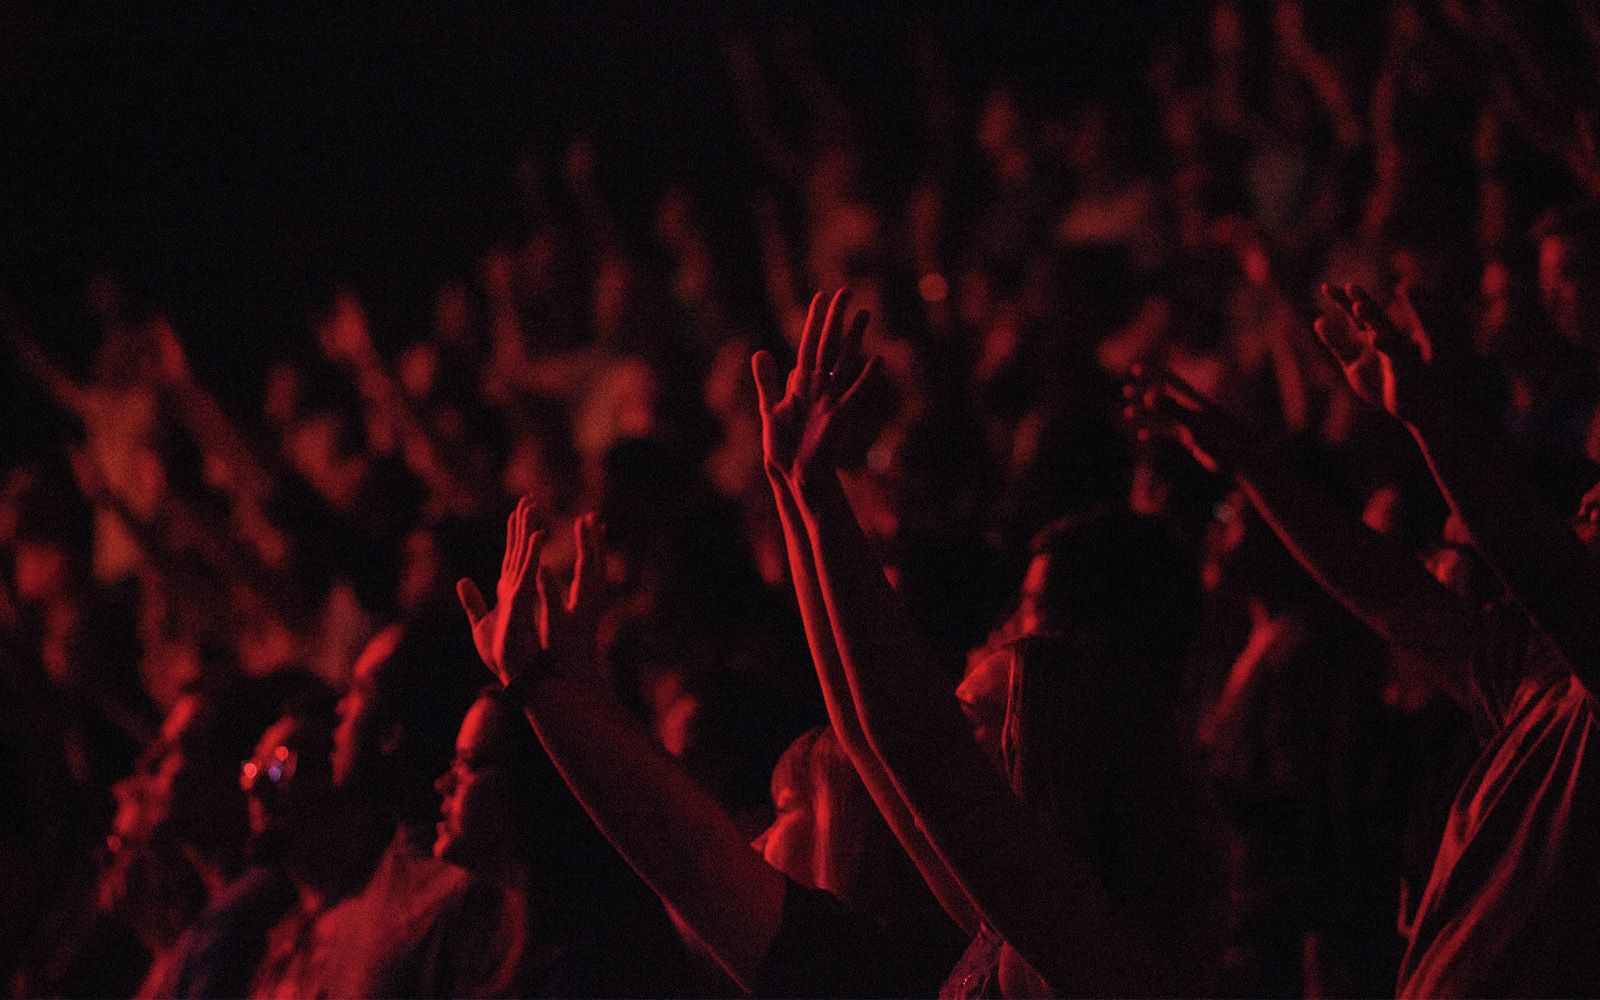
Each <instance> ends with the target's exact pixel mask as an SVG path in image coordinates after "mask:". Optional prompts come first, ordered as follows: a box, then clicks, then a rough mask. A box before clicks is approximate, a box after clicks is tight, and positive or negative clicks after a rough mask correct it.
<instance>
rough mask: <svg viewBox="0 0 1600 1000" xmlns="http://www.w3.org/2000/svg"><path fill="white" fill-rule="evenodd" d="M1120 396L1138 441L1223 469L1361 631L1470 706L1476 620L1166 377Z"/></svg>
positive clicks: (1385, 542) (1381, 539)
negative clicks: (1170, 443) (1413, 660)
mask: <svg viewBox="0 0 1600 1000" xmlns="http://www.w3.org/2000/svg"><path fill="white" fill-rule="evenodd" d="M1148 378H1149V380H1148V381H1147V382H1145V383H1143V384H1140V385H1134V386H1130V387H1129V392H1128V394H1127V395H1128V398H1129V401H1130V406H1129V408H1128V410H1129V413H1128V416H1129V417H1130V419H1134V420H1136V421H1139V422H1141V428H1140V431H1141V433H1155V434H1160V435H1163V436H1167V437H1171V438H1174V439H1176V440H1177V441H1178V442H1179V443H1180V444H1183V445H1184V446H1185V447H1186V448H1187V449H1188V450H1189V451H1190V453H1191V454H1193V455H1194V456H1195V458H1196V459H1197V460H1198V461H1199V462H1200V463H1201V464H1202V465H1203V466H1205V467H1207V468H1209V469H1211V470H1212V471H1221V470H1222V469H1224V468H1226V469H1227V470H1228V471H1230V472H1231V473H1232V475H1233V478H1234V479H1235V481H1237V482H1238V484H1239V486H1240V488H1241V489H1243V490H1244V493H1245V496H1246V497H1247V498H1248V499H1249V500H1250V503H1251V506H1253V507H1255V508H1256V510H1257V511H1259V512H1260V514H1261V516H1262V518H1263V519H1264V520H1265V521H1266V522H1267V525H1268V526H1269V527H1271V528H1272V530H1273V533H1274V534H1276V535H1277V536H1278V538H1279V539H1280V540H1281V541H1282V542H1283V544H1284V546H1285V547H1287V548H1288V549H1289V552H1290V553H1291V554H1292V555H1293V556H1294V557H1295V560H1296V561H1297V562H1299V563H1300V564H1301V565H1302V566H1304V567H1305V569H1306V571H1307V572H1309V573H1310V574H1311V575H1312V576H1313V577H1314V578H1315V579H1316V580H1317V582H1318V583H1319V584H1321V585H1322V588H1323V589H1324V590H1326V591H1327V592H1328V593H1329V594H1331V595H1332V596H1333V597H1334V598H1335V599H1336V600H1338V601H1339V603H1341V604H1343V605H1344V606H1345V608H1347V609H1348V610H1349V611H1350V613H1351V614H1353V615H1355V616H1356V617H1357V618H1359V619H1360V620H1361V621H1362V622H1363V623H1365V624H1366V625H1367V627H1369V628H1371V629H1372V630H1373V631H1375V632H1377V633H1378V634H1379V635H1381V636H1383V638H1384V639H1385V640H1387V641H1389V642H1391V643H1393V644H1394V645H1396V646H1399V647H1401V648H1403V649H1406V650H1408V651H1410V652H1412V653H1414V654H1415V655H1417V656H1418V657H1420V658H1421V660H1422V661H1423V662H1425V663H1427V664H1428V665H1429V666H1430V667H1431V668H1432V672H1433V675H1434V679H1435V681H1436V682H1437V683H1438V684H1439V685H1440V686H1441V687H1443V688H1444V690H1445V691H1446V692H1447V693H1448V694H1449V695H1450V696H1451V697H1452V698H1453V699H1455V700H1457V701H1459V702H1461V703H1462V704H1471V697H1472V695H1471V686H1470V680H1469V678H1468V676H1467V673H1466V670H1467V667H1468V665H1469V663H1470V662H1471V657H1472V655H1473V653H1474V651H1475V650H1476V648H1477V643H1478V631H1479V618H1478V616H1477V615H1476V614H1474V613H1473V611H1472V610H1471V609H1470V608H1468V607H1467V606H1466V605H1465V604H1464V603H1463V602H1462V601H1461V600H1460V598H1458V597H1457V596H1456V595H1455V594H1453V593H1451V592H1450V591H1449V590H1448V589H1446V588H1445V587H1444V586H1443V585H1442V584H1440V583H1439V582H1438V581H1437V580H1435V579H1434V578H1433V576H1432V575H1431V574H1429V573H1428V571H1427V569H1426V567H1424V566H1423V565H1422V563H1421V562H1420V561H1418V560H1417V559H1416V558H1415V557H1414V556H1413V555H1412V554H1411V553H1410V552H1408V551H1407V550H1406V549H1405V548H1404V547H1403V546H1401V545H1399V544H1398V543H1396V542H1394V541H1392V540H1391V539H1389V538H1387V537H1385V536H1384V535H1381V534H1379V533H1378V532H1376V531H1373V530H1372V529H1370V528H1368V527H1367V526H1366V525H1365V524H1362V523H1361V521H1360V520H1359V519H1358V518H1357V517H1356V516H1355V515H1354V514H1352V513H1350V512H1349V511H1346V510H1344V509H1342V508H1340V507H1338V506H1337V505H1336V504H1334V503H1333V502H1332V501H1330V500H1329V499H1328V498H1327V497H1326V496H1324V495H1323V494H1322V493H1321V491H1319V490H1317V489H1315V488H1313V487H1312V486H1311V485H1310V484H1308V483H1306V482H1305V481H1304V480H1303V479H1302V478H1301V477H1299V476H1297V475H1295V474H1293V473H1291V472H1289V471H1288V470H1286V469H1284V468H1283V467H1282V465H1281V463H1279V462H1277V461H1275V460H1273V458H1272V456H1271V455H1270V453H1269V452H1267V451H1266V449H1261V448H1256V447H1252V446H1251V445H1250V443H1249V441H1248V439H1247V437H1246V435H1245V434H1244V433H1243V432H1242V431H1240V430H1239V429H1238V428H1236V427H1234V426H1233V425H1232V423H1231V422H1230V421H1228V420H1227V419H1226V418H1225V417H1223V416H1222V415H1221V414H1220V413H1218V412H1216V411H1215V410H1214V409H1213V408H1212V407H1211V406H1210V405H1209V404H1207V403H1206V401H1205V400H1204V399H1202V398H1201V397H1200V396H1199V394H1198V393H1196V392H1195V391H1194V390H1193V389H1191V388H1189V387H1188V386H1187V385H1184V384H1182V383H1181V382H1179V381H1178V380H1177V379H1176V378H1175V377H1174V376H1172V375H1170V374H1166V373H1161V374H1158V375H1153V376H1149V377H1148Z"/></svg>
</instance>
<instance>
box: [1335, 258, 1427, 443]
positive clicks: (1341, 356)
mask: <svg viewBox="0 0 1600 1000" xmlns="http://www.w3.org/2000/svg"><path fill="white" fill-rule="evenodd" d="M1322 294H1323V296H1324V297H1326V298H1327V300H1328V301H1329V302H1331V303H1333V306H1334V308H1333V309H1330V310H1327V311H1326V312H1324V314H1323V315H1322V317H1321V318H1320V319H1318V320H1317V322H1316V324H1315V328H1316V331H1317V337H1318V339H1320V340H1321V341H1322V344H1323V346H1324V347H1326V348H1327V349H1328V353H1330V354H1332V355H1333V359H1334V360H1335V361H1336V362H1338V364H1339V368H1340V370H1341V371H1343V372H1344V377H1345V381H1347V382H1349V383H1350V388H1351V389H1353V390H1354V391H1355V394H1356V395H1357V396H1360V397H1361V398H1362V399H1363V400H1365V401H1366V402H1368V403H1370V404H1371V405H1373V406H1376V407H1378V408H1380V409H1382V410H1385V411H1387V412H1389V413H1390V414H1393V415H1394V416H1395V417H1398V418H1399V419H1401V420H1403V421H1405V422H1406V423H1411V424H1414V423H1416V422H1417V421H1418V420H1427V419H1429V418H1432V417H1435V416H1438V415H1441V414H1442V413H1443V412H1444V409H1445V406H1444V397H1443V393H1442V391H1441V390H1440V388H1439V387H1438V384H1437V383H1438V379H1437V376H1436V375H1435V374H1434V373H1433V372H1432V370H1431V369H1430V368H1429V366H1428V363H1427V361H1426V359H1425V357H1424V353H1423V347H1422V346H1421V345H1419V344H1418V342H1417V341H1416V340H1414V339H1412V337H1411V336H1409V335H1408V334H1407V333H1406V332H1405V331H1403V330H1401V329H1400V328H1399V327H1398V326H1396V325H1395V323H1394V321H1393V320H1391V319H1390V318H1389V317H1388V315H1386V314H1385V313H1384V311H1383V310H1382V309H1381V308H1379V306H1378V304H1377V303H1376V302H1374V301H1373V300H1372V296H1370V295H1368V294H1367V293H1366V291H1365V290H1364V289H1363V288H1361V287H1360V286H1359V285H1354V284H1352V285H1346V286H1345V287H1344V288H1342V289H1340V288H1334V287H1332V286H1330V285H1323V286H1322ZM1412 312H1413V314H1414V310H1412Z"/></svg>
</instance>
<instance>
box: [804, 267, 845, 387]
mask: <svg viewBox="0 0 1600 1000" xmlns="http://www.w3.org/2000/svg"><path fill="white" fill-rule="evenodd" d="M849 308H850V289H849V288H840V289H839V290H837V291H835V292H834V293H833V299H832V301H830V302H829V303H828V316H827V319H825V320H823V323H822V336H821V337H820V339H819V340H818V341H817V357H816V360H815V362H814V363H813V368H812V372H811V375H812V378H814V379H816V381H817V383H818V384H819V385H827V384H828V383H829V381H830V380H831V379H832V376H833V371H834V368H836V367H837V366H838V363H839V352H840V351H841V350H844V349H846V343H845V337H844V321H845V316H846V315H847V314H848V312H849Z"/></svg>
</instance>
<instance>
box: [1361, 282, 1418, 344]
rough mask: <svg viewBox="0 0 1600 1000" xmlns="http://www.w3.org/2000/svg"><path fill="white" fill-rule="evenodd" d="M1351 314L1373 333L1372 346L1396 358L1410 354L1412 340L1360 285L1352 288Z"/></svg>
mask: <svg viewBox="0 0 1600 1000" xmlns="http://www.w3.org/2000/svg"><path fill="white" fill-rule="evenodd" d="M1350 302H1351V314H1352V315H1354V316H1355V318H1356V321H1357V322H1358V323H1360V324H1361V325H1362V326H1365V327H1367V328H1368V329H1370V330H1371V331H1372V346H1373V347H1375V348H1377V349H1378V350H1379V351H1382V352H1383V353H1384V354H1387V355H1389V356H1390V357H1394V356H1395V355H1397V354H1401V353H1409V352H1408V351H1407V348H1408V347H1410V346H1412V344H1411V338H1410V337H1407V336H1406V335H1405V333H1404V332H1403V331H1402V330H1401V329H1400V328H1399V327H1398V326H1396V325H1395V323H1394V320H1392V319H1390V318H1389V314H1388V313H1386V312H1384V311H1383V308H1382V307H1381V306H1379V305H1378V303H1377V302H1376V301H1374V300H1373V298H1372V296H1371V295H1369V294H1367V290H1366V289H1364V288H1362V287H1361V286H1359V285H1351V286H1350Z"/></svg>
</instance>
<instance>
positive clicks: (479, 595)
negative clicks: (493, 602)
mask: <svg viewBox="0 0 1600 1000" xmlns="http://www.w3.org/2000/svg"><path fill="white" fill-rule="evenodd" d="M456 597H457V599H459V600H460V601H461V610H463V611H465V612H466V613H467V623H468V624H469V625H471V626H472V627H473V628H477V627H478V623H479V622H480V621H482V620H483V616H484V615H486V614H488V613H489V604H488V602H487V601H485V600H484V599H483V592H482V591H480V590H479V589H478V585H477V584H476V583H473V582H472V581H471V580H470V579H468V578H466V577H462V578H461V579H459V580H457V581H456Z"/></svg>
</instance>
